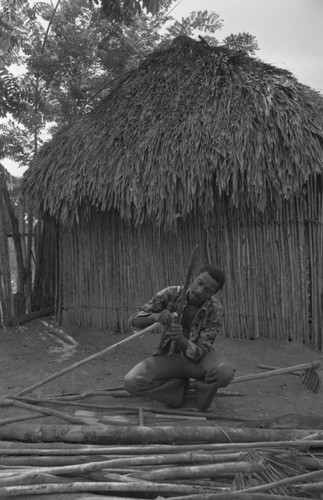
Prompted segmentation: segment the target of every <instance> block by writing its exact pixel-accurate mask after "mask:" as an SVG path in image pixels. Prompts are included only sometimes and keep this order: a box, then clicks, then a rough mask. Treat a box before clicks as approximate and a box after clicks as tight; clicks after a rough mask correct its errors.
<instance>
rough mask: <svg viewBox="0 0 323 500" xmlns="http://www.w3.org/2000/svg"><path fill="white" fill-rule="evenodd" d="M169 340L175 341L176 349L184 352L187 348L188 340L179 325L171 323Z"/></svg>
mask: <svg viewBox="0 0 323 500" xmlns="http://www.w3.org/2000/svg"><path fill="white" fill-rule="evenodd" d="M169 335H170V338H171V340H175V342H176V347H177V348H178V349H183V350H185V349H186V348H187V346H188V340H187V338H186V337H185V336H184V333H183V327H182V325H181V324H179V323H172V326H171V329H170V332H169Z"/></svg>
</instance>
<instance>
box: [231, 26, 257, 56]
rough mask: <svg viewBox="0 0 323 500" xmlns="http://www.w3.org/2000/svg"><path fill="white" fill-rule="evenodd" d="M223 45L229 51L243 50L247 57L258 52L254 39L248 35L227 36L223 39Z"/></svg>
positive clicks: (244, 33)
mask: <svg viewBox="0 0 323 500" xmlns="http://www.w3.org/2000/svg"><path fill="white" fill-rule="evenodd" d="M224 44H225V46H226V47H228V48H229V49H231V50H236V51H238V50H243V51H244V52H246V53H248V54H249V55H255V53H256V51H257V50H259V45H258V42H257V40H256V37H255V36H253V35H250V33H246V32H245V31H244V32H243V33H238V34H237V35H229V36H227V37H226V38H225V39H224Z"/></svg>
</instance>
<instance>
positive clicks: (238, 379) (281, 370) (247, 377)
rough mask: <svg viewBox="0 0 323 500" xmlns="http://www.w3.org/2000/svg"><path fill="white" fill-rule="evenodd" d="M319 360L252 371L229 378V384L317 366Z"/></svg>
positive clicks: (319, 364) (319, 363)
mask: <svg viewBox="0 0 323 500" xmlns="http://www.w3.org/2000/svg"><path fill="white" fill-rule="evenodd" d="M321 364H322V363H321V361H313V362H312V363H303V364H301V365H295V366H286V367H285V368H277V370H270V371H268V372H262V373H252V374H250V375H242V376H241V377H236V378H234V379H233V380H231V382H230V384H237V383H238V382H247V381H248V380H257V379H260V378H268V377H274V376H275V375H281V374H283V373H293V372H297V371H300V370H308V369H311V368H313V369H314V368H318V367H319V366H321Z"/></svg>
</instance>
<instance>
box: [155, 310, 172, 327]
mask: <svg viewBox="0 0 323 500" xmlns="http://www.w3.org/2000/svg"><path fill="white" fill-rule="evenodd" d="M172 319H173V316H172V313H171V312H169V310H168V309H164V310H163V311H162V312H160V313H156V314H155V321H158V323H160V324H161V325H165V326H167V327H169V326H170V325H171V322H172Z"/></svg>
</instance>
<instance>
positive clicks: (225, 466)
mask: <svg viewBox="0 0 323 500" xmlns="http://www.w3.org/2000/svg"><path fill="white" fill-rule="evenodd" d="M265 469H266V466H265V465H264V464H263V463H260V462H227V463H219V464H210V465H199V466H188V465H186V466H185V467H174V466H172V467H169V468H168V467H167V468H163V469H155V470H153V471H149V472H138V473H135V474H133V475H132V477H135V478H137V479H144V480H145V481H165V480H166V481H167V480H173V479H175V478H176V479H182V478H203V477H208V478H218V477H222V476H223V475H228V474H230V475H234V474H237V473H239V472H240V473H242V472H243V473H248V474H252V473H253V472H260V471H264V470H265Z"/></svg>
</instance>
